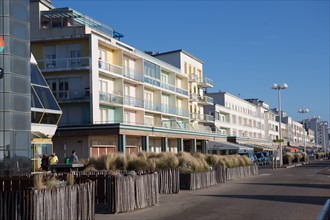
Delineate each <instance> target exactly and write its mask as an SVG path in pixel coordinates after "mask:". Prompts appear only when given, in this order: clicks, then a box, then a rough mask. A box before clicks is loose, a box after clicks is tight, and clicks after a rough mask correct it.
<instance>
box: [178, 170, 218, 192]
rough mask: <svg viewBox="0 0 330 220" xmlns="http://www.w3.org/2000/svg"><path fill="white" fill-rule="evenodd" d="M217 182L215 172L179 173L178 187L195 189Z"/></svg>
mask: <svg viewBox="0 0 330 220" xmlns="http://www.w3.org/2000/svg"><path fill="white" fill-rule="evenodd" d="M216 184H217V181H216V172H215V171H208V172H201V173H180V189H185V190H196V189H201V188H205V187H209V186H214V185H216Z"/></svg>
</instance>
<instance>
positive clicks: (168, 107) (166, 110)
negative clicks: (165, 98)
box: [161, 104, 176, 115]
mask: <svg viewBox="0 0 330 220" xmlns="http://www.w3.org/2000/svg"><path fill="white" fill-rule="evenodd" d="M161 109H162V112H163V113H168V114H172V115H175V114H176V107H175V106H171V105H165V104H161Z"/></svg>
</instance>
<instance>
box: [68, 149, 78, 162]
mask: <svg viewBox="0 0 330 220" xmlns="http://www.w3.org/2000/svg"><path fill="white" fill-rule="evenodd" d="M69 162H70V163H76V162H78V156H77V153H76V151H75V150H73V151H72V154H71V156H70V158H69Z"/></svg>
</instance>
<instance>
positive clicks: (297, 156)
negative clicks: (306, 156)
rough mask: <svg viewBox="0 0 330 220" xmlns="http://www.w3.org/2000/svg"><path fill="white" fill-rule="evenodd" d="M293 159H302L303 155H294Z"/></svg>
mask: <svg viewBox="0 0 330 220" xmlns="http://www.w3.org/2000/svg"><path fill="white" fill-rule="evenodd" d="M294 157H295V158H299V159H301V158H302V157H303V155H302V154H301V153H295V154H294Z"/></svg>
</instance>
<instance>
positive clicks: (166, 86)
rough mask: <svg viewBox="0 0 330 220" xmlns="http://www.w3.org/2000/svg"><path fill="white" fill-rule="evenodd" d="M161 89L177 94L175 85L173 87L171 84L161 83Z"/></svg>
mask: <svg viewBox="0 0 330 220" xmlns="http://www.w3.org/2000/svg"><path fill="white" fill-rule="evenodd" d="M160 87H162V88H164V89H167V90H171V91H174V92H175V86H173V85H171V84H168V83H163V82H161V83H160Z"/></svg>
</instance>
